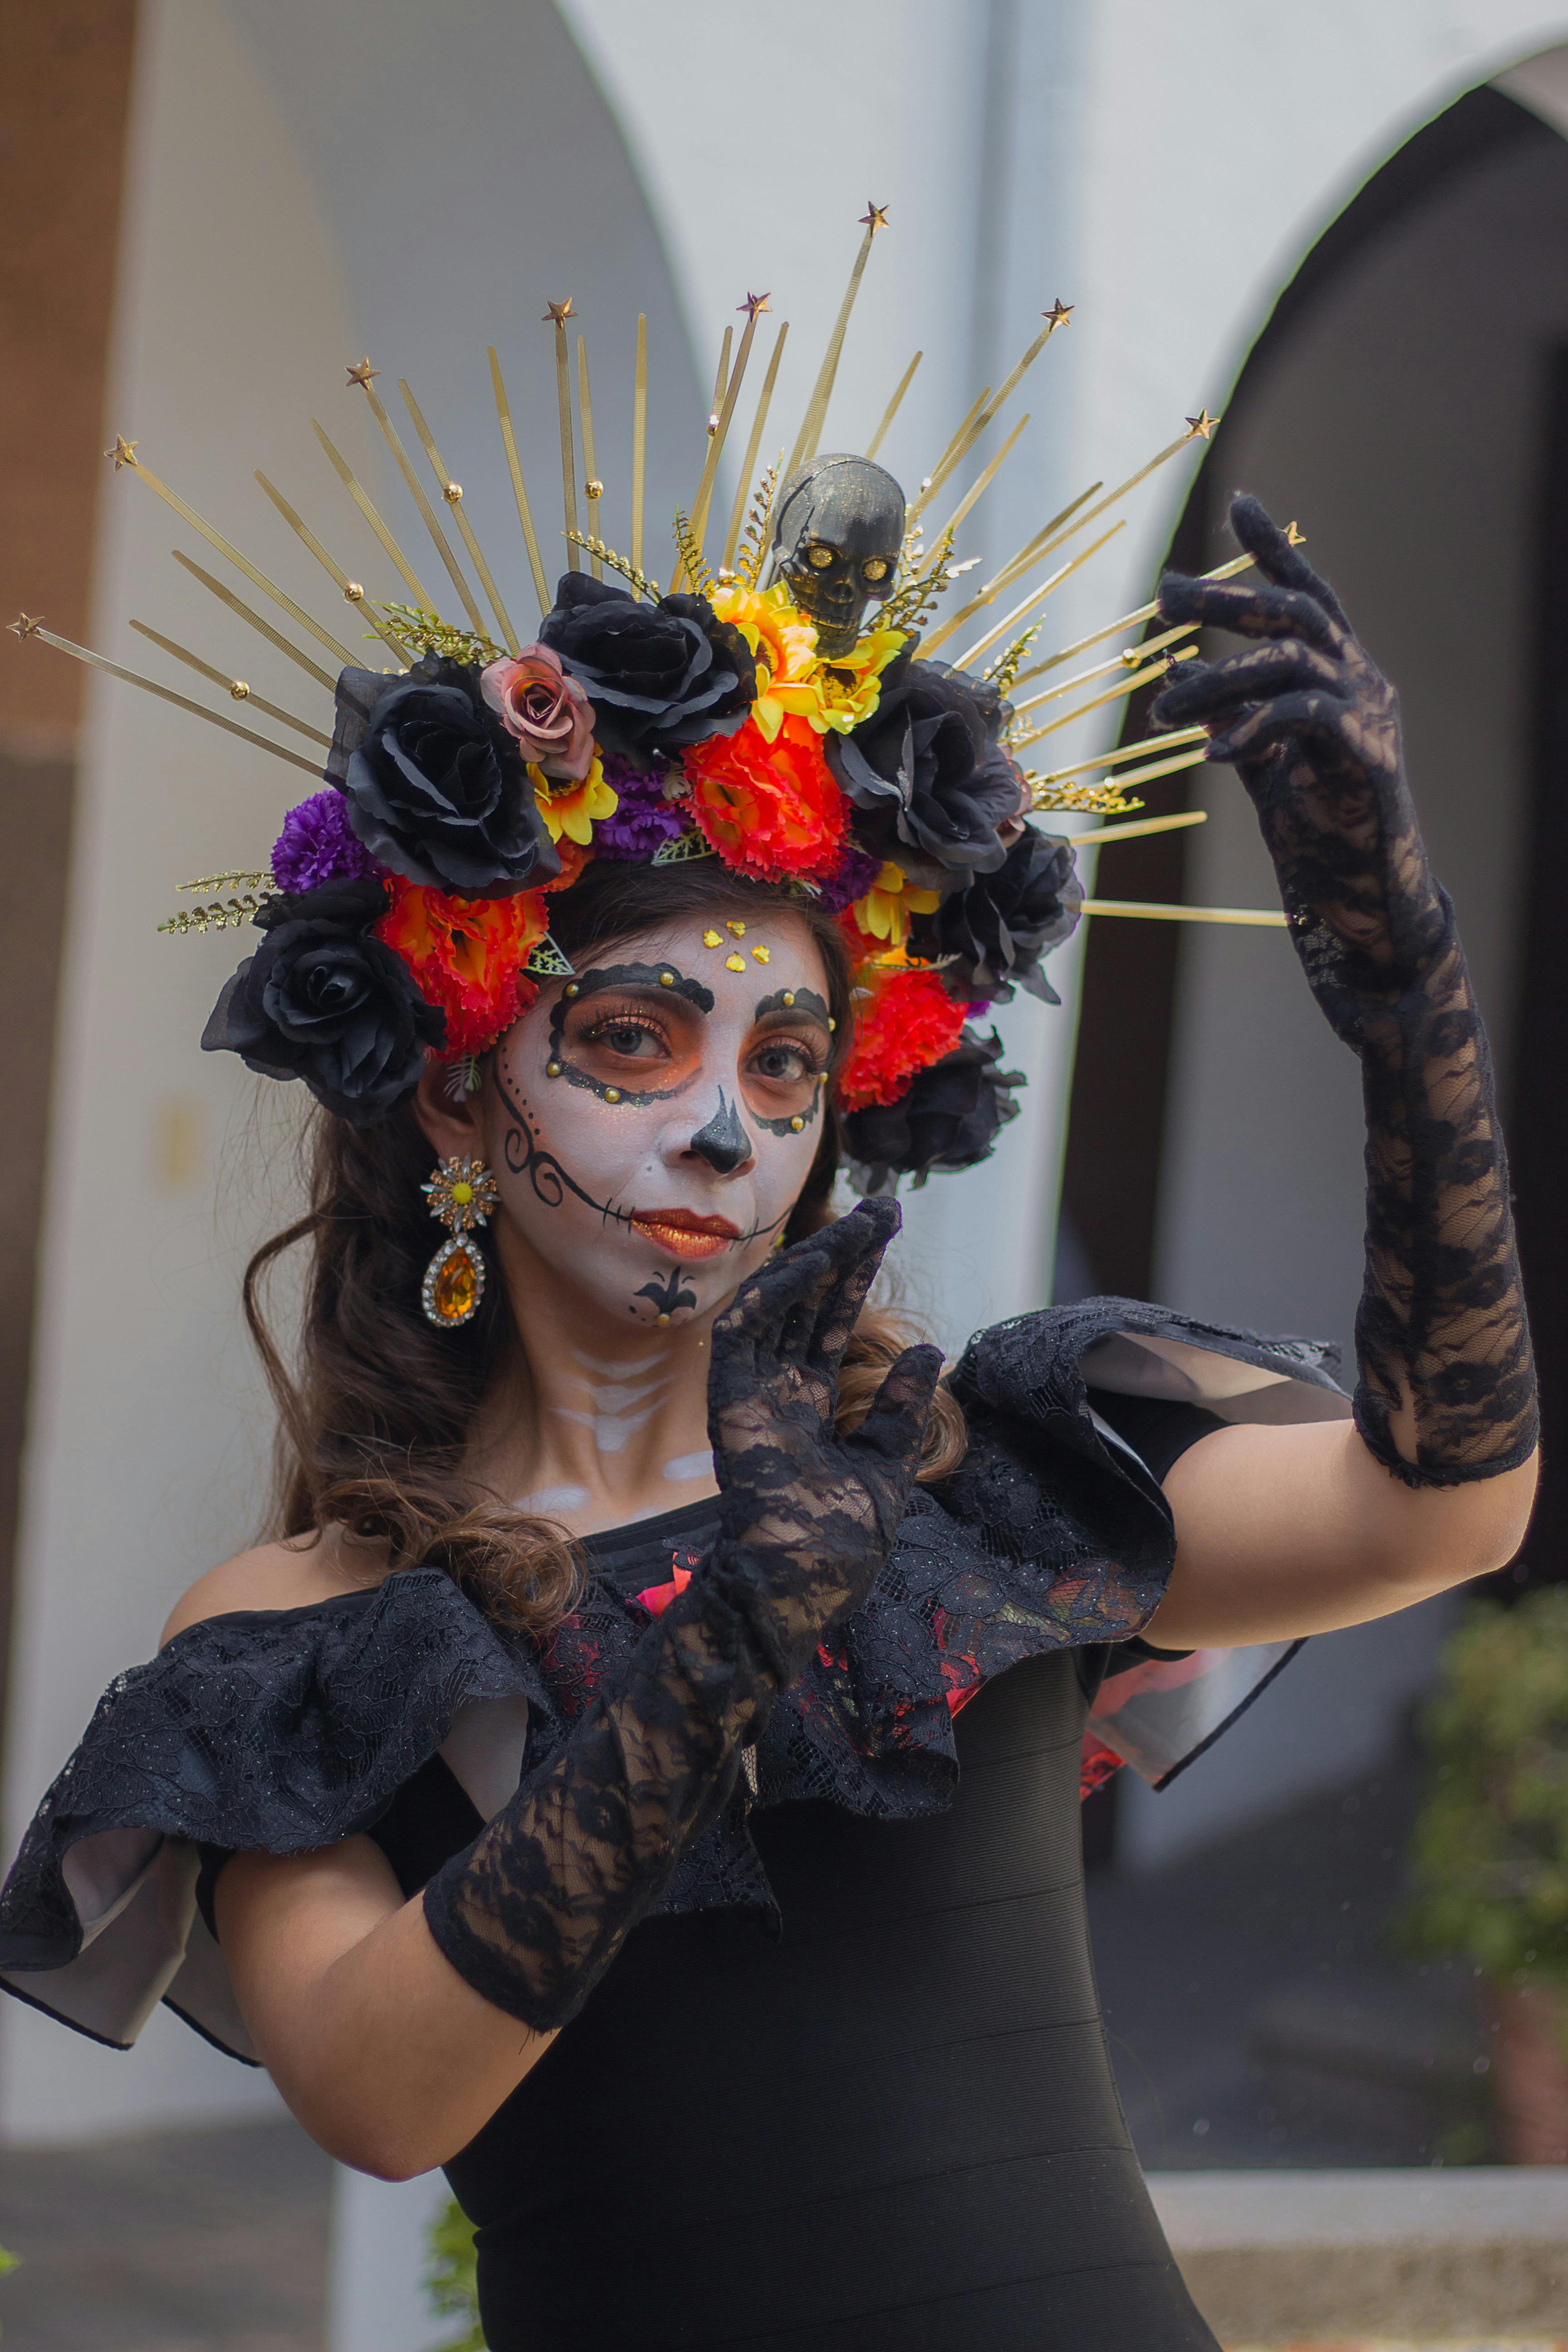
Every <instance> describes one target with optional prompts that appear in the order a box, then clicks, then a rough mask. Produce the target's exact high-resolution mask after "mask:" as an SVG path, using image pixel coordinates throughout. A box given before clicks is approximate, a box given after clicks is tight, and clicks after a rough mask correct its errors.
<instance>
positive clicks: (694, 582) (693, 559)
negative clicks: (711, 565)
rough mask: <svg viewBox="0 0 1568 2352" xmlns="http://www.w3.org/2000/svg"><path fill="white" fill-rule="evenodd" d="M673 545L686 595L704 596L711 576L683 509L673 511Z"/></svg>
mask: <svg viewBox="0 0 1568 2352" xmlns="http://www.w3.org/2000/svg"><path fill="white" fill-rule="evenodd" d="M568 536H570V534H568ZM675 544H676V547H677V549H678V550H679V555H680V568H681V570H682V571H683V572H685V574H686V579H685V583H684V585H685V588H686V593H687V594H688V595H689V596H706V595H707V593H708V592H709V590H710V588H711V587H712V585H713V574H712V573H711V572H710V571H709V569H708V566H707V565H706V563H704V562H703V561H702V550H701V548H700V546H699V545H698V543H697V540H696V538H695V536H694V535H693V532H692V529H691V518H690V517H689V515H688V513H687V512H686V509H684V507H677V509H676V510H675Z"/></svg>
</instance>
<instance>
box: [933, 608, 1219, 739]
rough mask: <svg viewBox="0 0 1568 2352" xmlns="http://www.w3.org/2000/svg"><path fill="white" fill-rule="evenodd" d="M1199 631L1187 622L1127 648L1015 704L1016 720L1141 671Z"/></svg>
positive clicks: (1194, 625)
mask: <svg viewBox="0 0 1568 2352" xmlns="http://www.w3.org/2000/svg"><path fill="white" fill-rule="evenodd" d="M1196 627H1197V623H1196V622H1195V621H1184V622H1183V623H1182V625H1181V626H1180V627H1179V628H1175V629H1167V630H1166V631H1165V633H1164V635H1163V636H1159V637H1145V639H1144V640H1143V642H1142V645H1139V646H1124V647H1123V649H1122V651H1121V653H1119V654H1112V656H1111V657H1110V660H1109V661H1102V662H1096V663H1095V665H1094V667H1092V669H1080V670H1079V673H1078V675H1077V677H1064V678H1063V680H1062V682H1061V684H1060V685H1059V686H1048V687H1047V688H1046V690H1045V692H1044V693H1043V694H1035V695H1031V696H1030V698H1029V699H1028V701H1027V702H1017V703H1015V704H1014V706H1013V716H1014V718H1015V719H1022V718H1023V716H1024V714H1025V712H1026V711H1027V710H1037V709H1039V707H1040V705H1041V704H1042V703H1043V702H1059V701H1060V700H1061V698H1062V696H1063V695H1064V694H1076V693H1077V692H1078V690H1079V687H1080V686H1092V685H1093V684H1094V681H1095V679H1096V678H1097V677H1114V676H1115V674H1116V672H1117V671H1118V670H1119V669H1137V668H1139V667H1141V666H1142V664H1143V663H1144V662H1146V661H1148V660H1150V659H1151V657H1152V656H1153V655H1155V654H1163V653H1164V652H1165V651H1166V650H1167V649H1168V647H1170V646H1174V645H1179V644H1180V643H1181V641H1182V639H1183V638H1184V637H1190V636H1191V635H1192V634H1193V632H1194V629H1195V628H1196ZM961 667H962V665H961Z"/></svg>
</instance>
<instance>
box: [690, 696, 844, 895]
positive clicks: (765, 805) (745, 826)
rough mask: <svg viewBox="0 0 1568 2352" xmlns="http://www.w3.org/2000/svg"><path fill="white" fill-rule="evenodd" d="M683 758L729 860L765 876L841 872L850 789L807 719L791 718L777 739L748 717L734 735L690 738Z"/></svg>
mask: <svg viewBox="0 0 1568 2352" xmlns="http://www.w3.org/2000/svg"><path fill="white" fill-rule="evenodd" d="M680 761H681V766H682V767H683V768H684V770H685V772H686V773H687V775H688V777H689V779H690V782H691V788H692V790H691V803H690V806H691V814H692V815H693V816H694V817H695V818H696V820H697V823H698V824H699V825H700V827H701V829H702V833H703V835H704V837H705V838H706V839H707V840H708V841H709V842H710V844H711V845H712V846H713V847H714V848H715V849H716V850H717V851H718V853H719V855H720V856H721V858H722V859H723V860H724V863H725V864H726V866H734V867H736V868H737V869H738V870H739V871H740V872H742V874H755V875H757V876H758V877H760V878H761V879H762V880H763V881H764V882H782V881H784V880H785V879H786V878H787V877H788V876H790V875H792V874H805V875H811V876H818V875H824V874H831V873H837V870H838V866H839V864H840V862H841V858H842V849H843V841H844V795H843V794H842V793H840V791H839V789H838V787H837V784H836V783H835V782H834V781H833V778H832V776H831V775H830V774H829V773H828V769H827V762H826V760H825V759H824V758H823V756H822V738H821V737H820V736H819V735H818V734H817V733H816V730H814V729H813V728H812V727H810V726H809V725H808V724H807V723H806V721H805V719H798V718H795V717H794V716H793V715H792V716H790V717H788V718H786V719H784V723H783V725H782V726H781V727H780V729H779V731H778V734H777V735H776V736H775V738H774V740H773V742H771V743H770V742H769V741H768V740H767V739H766V737H765V736H764V735H763V731H762V730H761V729H760V728H759V727H758V725H757V723H756V721H755V719H747V720H746V722H745V724H744V725H743V726H742V727H740V728H738V729H737V730H736V731H735V733H734V734H733V735H711V736H710V737H709V739H708V740H707V741H706V742H705V743H693V744H690V745H689V747H688V748H687V750H686V751H683V752H682V753H681V755H680Z"/></svg>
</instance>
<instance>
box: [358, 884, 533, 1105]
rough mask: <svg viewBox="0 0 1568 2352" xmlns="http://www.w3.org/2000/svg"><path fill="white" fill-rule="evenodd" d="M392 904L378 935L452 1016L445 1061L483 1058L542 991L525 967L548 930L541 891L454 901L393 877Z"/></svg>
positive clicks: (425, 991)
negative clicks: (462, 1056)
mask: <svg viewBox="0 0 1568 2352" xmlns="http://www.w3.org/2000/svg"><path fill="white" fill-rule="evenodd" d="M386 887H387V888H388V889H389V890H390V891H391V893H392V906H391V908H390V909H389V910H388V912H387V913H386V914H384V916H383V917H382V919H381V920H380V922H379V923H377V925H376V926H375V935H376V937H377V939H379V940H385V942H386V944H387V946H388V947H389V948H392V949H394V950H395V951H396V953H397V954H398V955H400V956H401V957H402V958H403V961H404V962H405V964H406V965H407V966H408V969H409V971H411V972H412V973H413V975H414V980H415V984H416V987H417V988H418V990H419V993H420V994H421V996H423V997H424V998H425V999H426V1003H431V1004H439V1005H441V1006H442V1007H443V1008H444V1010H445V1012H446V1015H447V1047H446V1054H445V1055H444V1057H443V1058H445V1059H448V1060H449V1059H450V1058H451V1057H452V1056H453V1055H458V1054H482V1053H484V1052H485V1051H486V1049H487V1048H488V1047H489V1046H491V1045H494V1044H495V1042H496V1039H497V1038H498V1037H499V1036H500V1034H501V1032H502V1031H503V1030H505V1029H510V1026H511V1024H512V1023H513V1022H514V1021H515V1020H516V1019H517V1016H518V1014H519V1013H523V1012H526V1011H527V1009H528V1007H529V1006H530V1005H531V1003H533V1000H534V998H535V997H536V996H537V995H538V993H539V989H538V986H537V984H536V982H533V981H531V980H530V979H528V978H527V977H526V975H525V973H524V971H523V969H522V967H523V965H524V964H525V963H526V962H527V961H528V958H529V955H530V953H531V950H532V949H533V948H534V946H535V945H536V944H537V942H538V941H539V940H542V938H543V937H544V934H545V932H546V930H547V929H548V928H549V923H548V919H547V917H546V913H545V908H544V893H543V892H542V890H522V891H520V892H519V893H518V895H517V896H516V897H515V898H448V897H447V894H446V892H445V891H443V890H426V889H424V888H422V887H420V885H419V884H418V883H416V882H405V880H404V879H403V877H401V876H400V875H396V874H389V875H388V876H387V877H386Z"/></svg>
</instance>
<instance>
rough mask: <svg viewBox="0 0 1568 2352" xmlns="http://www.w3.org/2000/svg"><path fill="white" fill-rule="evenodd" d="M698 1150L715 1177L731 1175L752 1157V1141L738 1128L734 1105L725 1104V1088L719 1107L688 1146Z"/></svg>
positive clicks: (720, 1092) (738, 1122) (721, 1088)
mask: <svg viewBox="0 0 1568 2352" xmlns="http://www.w3.org/2000/svg"><path fill="white" fill-rule="evenodd" d="M688 1148H689V1150H692V1151H700V1153H701V1155H702V1157H703V1159H704V1160H706V1161H707V1162H708V1165H709V1167H710V1168H711V1169H712V1170H713V1171H714V1172H715V1174H717V1175H720V1176H732V1175H733V1174H734V1172H735V1171H736V1169H737V1168H740V1167H742V1166H743V1165H744V1164H745V1162H746V1161H747V1160H749V1159H750V1158H751V1156H752V1139H751V1137H750V1136H749V1135H748V1134H747V1133H746V1130H745V1129H744V1128H743V1127H742V1125H741V1121H740V1118H739V1116H738V1115H737V1113H736V1110H735V1106H734V1104H733V1103H731V1102H726V1100H725V1098H724V1089H723V1087H720V1089H719V1108H718V1109H717V1110H716V1111H715V1112H714V1114H713V1116H712V1118H710V1120H709V1122H708V1124H707V1126H706V1127H700V1128H699V1129H698V1130H697V1132H696V1134H695V1135H694V1136H693V1137H692V1139H691V1141H690V1144H689V1147H688Z"/></svg>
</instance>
